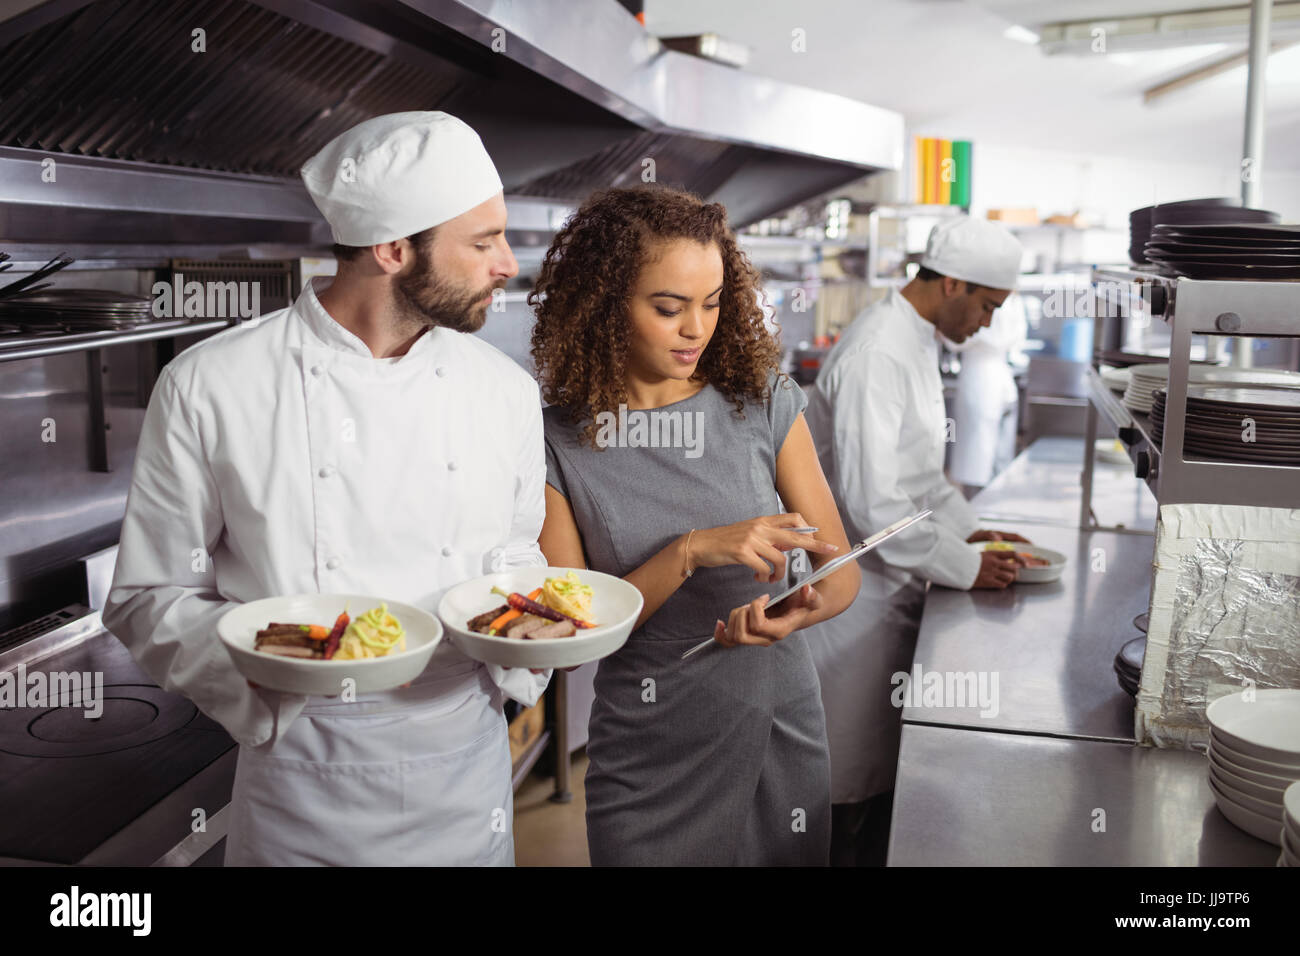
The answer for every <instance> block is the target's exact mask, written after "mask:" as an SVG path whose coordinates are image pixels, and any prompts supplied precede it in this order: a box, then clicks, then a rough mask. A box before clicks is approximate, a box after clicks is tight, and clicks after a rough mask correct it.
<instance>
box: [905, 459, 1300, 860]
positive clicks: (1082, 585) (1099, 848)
mask: <svg viewBox="0 0 1300 956" xmlns="http://www.w3.org/2000/svg"><path fill="white" fill-rule="evenodd" d="M1082 460H1083V446H1082V442H1081V441H1080V440H1079V439H1060V438H1049V439H1040V440H1039V441H1038V442H1035V443H1034V444H1033V445H1032V446H1031V447H1030V448H1029V449H1028V450H1027V451H1026V452H1024V453H1023V454H1022V455H1021V456H1020V457H1019V458H1017V459H1016V461H1015V462H1014V463H1013V464H1012V466H1011V467H1010V468H1009V469H1008V470H1007V471H1006V472H1004V473H1003V474H1002V475H1000V476H999V477H998V478H997V479H996V480H995V481H994V482H993V483H992V484H991V485H990V486H989V487H988V488H986V489H985V490H984V491H983V492H981V493H980V494H979V495H977V496H976V497H975V499H973V502H972V503H973V504H974V505H975V507H976V510H977V513H978V514H979V515H980V516H981V518H982V519H985V521H986V525H987V526H989V527H997V528H1005V529H1006V530H1013V531H1020V532H1021V533H1022V534H1024V535H1025V536H1026V537H1028V538H1030V539H1031V540H1033V541H1034V542H1035V543H1037V544H1041V545H1044V546H1045V547H1049V548H1052V549H1054V550H1057V551H1061V552H1063V553H1065V554H1067V555H1068V556H1069V558H1070V564H1069V566H1068V567H1067V568H1066V573H1065V574H1064V575H1063V576H1062V578H1061V580H1060V581H1059V582H1056V583H1053V584H1041V585H1029V584H1021V585H1013V586H1012V587H1011V588H1009V589H1007V590H1006V591H972V592H965V591H952V590H949V589H947V588H940V587H932V588H931V589H930V591H929V594H928V595H927V598H926V606H925V614H924V617H923V618H922V622H921V632H920V635H919V637H918V641H917V650H916V657H915V661H916V664H915V665H914V673H915V667H916V665H919V666H920V667H921V668H922V675H924V674H926V673H934V674H939V675H942V676H944V677H945V678H947V675H949V674H964V673H967V672H970V673H973V675H974V676H975V678H976V681H977V682H978V678H979V676H980V675H981V673H982V674H983V677H984V680H985V685H984V686H985V689H986V690H987V691H991V690H992V689H993V683H992V678H993V676H994V675H996V676H997V679H998V680H997V685H996V686H997V694H996V697H991V698H990V701H993V702H995V703H996V713H993V712H992V711H993V710H994V709H995V708H994V707H992V706H989V707H986V708H983V710H984V713H985V715H982V713H981V710H982V709H981V707H980V706H978V705H977V706H964V707H960V708H957V707H945V706H938V704H940V703H944V702H951V701H937V702H934V703H932V704H931V705H929V706H923V700H917V701H916V702H915V704H914V705H909V706H907V707H905V708H904V710H903V735H902V745H901V748H900V752H899V760H898V777H897V784H896V788H895V795H894V815H893V821H892V826H891V830H890V839H889V864H890V865H891V866H898V865H901V866H932V865H946V866H978V865H1030V866H1070V865H1108V866H1131V865H1146V866H1151V865H1156V866H1232V865H1237V866H1241V865H1248V866H1272V865H1273V864H1274V863H1275V862H1276V860H1277V856H1278V850H1277V848H1276V847H1274V846H1272V845H1270V844H1268V843H1265V842H1264V841H1262V840H1257V839H1256V838H1254V837H1252V836H1250V835H1249V834H1247V833H1245V832H1243V831H1241V830H1239V829H1237V828H1236V827H1235V826H1233V825H1232V824H1231V823H1229V822H1228V820H1227V818H1225V817H1224V816H1223V815H1222V814H1220V813H1219V811H1218V809H1217V808H1216V807H1215V805H1214V798H1213V795H1212V794H1211V792H1210V789H1209V785H1208V783H1207V782H1206V779H1207V772H1206V766H1205V763H1206V761H1205V757H1204V756H1202V755H1201V754H1199V753H1195V752H1190V751H1181V750H1157V749H1153V748H1145V747H1138V746H1136V745H1135V744H1134V743H1133V699H1132V698H1131V697H1129V696H1128V695H1127V694H1125V693H1124V692H1123V691H1122V690H1121V689H1120V688H1119V685H1118V684H1117V682H1116V678H1115V675H1114V672H1113V671H1112V669H1111V664H1112V661H1113V659H1114V656H1115V652H1116V651H1117V650H1119V648H1120V647H1121V646H1122V645H1123V644H1124V643H1125V642H1127V641H1128V640H1130V639H1132V638H1133V637H1136V636H1137V635H1138V633H1139V632H1138V631H1137V630H1136V629H1135V628H1134V626H1133V623H1132V621H1133V618H1134V616H1135V615H1137V614H1139V613H1141V612H1142V611H1144V610H1146V608H1147V604H1148V594H1149V592H1150V587H1151V561H1152V557H1153V550H1154V539H1153V538H1152V536H1151V535H1150V534H1148V533H1143V532H1142V531H1141V530H1137V529H1143V528H1152V527H1154V519H1155V501H1154V499H1153V498H1152V496H1151V493H1150V492H1149V491H1148V490H1147V488H1146V487H1145V486H1144V484H1143V483H1142V482H1140V481H1139V480H1138V479H1137V478H1136V477H1134V476H1133V474H1132V472H1131V470H1130V469H1128V468H1125V467H1120V466H1099V469H1098V473H1097V485H1096V489H1097V490H1096V492H1095V494H1096V497H1094V511H1095V512H1096V514H1097V517H1098V518H1099V519H1100V520H1101V521H1102V522H1103V523H1106V524H1124V525H1126V526H1127V527H1128V528H1129V529H1135V530H1137V533H1133V531H1132V530H1130V531H1129V532H1127V533H1115V532H1110V531H1081V530H1079V529H1078V527H1077V524H1078V513H1079V501H1080V494H1081V487H1080V480H1079V475H1080V467H1081V463H1082ZM923 679H924V676H923ZM953 686H955V683H954V685H953ZM966 686H970V685H969V684H967V685H966ZM976 686H978V683H976ZM913 694H915V690H914V691H913ZM1099 810H1100V811H1104V812H1105V816H1104V819H1105V829H1104V830H1100V829H1097V830H1095V829H1094V821H1095V820H1097V819H1099V817H1098V815H1097V811H1099Z"/></svg>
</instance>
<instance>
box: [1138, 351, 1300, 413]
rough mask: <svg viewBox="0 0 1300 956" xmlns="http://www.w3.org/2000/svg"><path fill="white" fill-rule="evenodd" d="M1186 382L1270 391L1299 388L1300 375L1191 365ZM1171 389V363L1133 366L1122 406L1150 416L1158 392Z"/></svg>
mask: <svg viewBox="0 0 1300 956" xmlns="http://www.w3.org/2000/svg"><path fill="white" fill-rule="evenodd" d="M1187 381H1188V384H1192V385H1243V386H1253V385H1264V386H1267V387H1269V388H1300V372H1288V371H1286V370H1284V369H1272V368H1225V367H1223V366H1220V365H1189V366H1188V367H1187ZM1168 386H1169V363H1168V362H1155V363H1152V364H1149V365H1134V366H1133V367H1132V368H1130V369H1129V379H1128V386H1127V387H1126V388H1125V389H1124V398H1123V399H1122V402H1123V405H1124V407H1125V408H1127V409H1128V410H1129V411H1131V412H1141V413H1142V414H1144V415H1146V414H1149V413H1150V412H1151V406H1152V403H1153V402H1154V400H1155V393H1156V390H1157V389H1161V388H1167V387H1168Z"/></svg>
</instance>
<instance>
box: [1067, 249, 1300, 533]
mask: <svg viewBox="0 0 1300 956" xmlns="http://www.w3.org/2000/svg"><path fill="white" fill-rule="evenodd" d="M1092 281H1093V284H1094V287H1096V286H1098V284H1102V286H1103V287H1104V288H1107V289H1111V290H1113V289H1116V288H1125V287H1126V288H1127V289H1128V290H1129V295H1130V297H1131V299H1132V300H1134V301H1140V302H1141V303H1143V304H1144V305H1145V308H1146V310H1147V312H1148V313H1149V314H1150V315H1151V317H1152V318H1153V319H1161V320H1163V321H1164V322H1166V323H1167V324H1168V325H1169V328H1170V349H1169V388H1168V391H1167V397H1166V400H1165V422H1164V436H1163V438H1164V441H1163V446H1162V445H1160V444H1157V443H1156V442H1155V441H1154V439H1153V436H1152V427H1151V422H1150V418H1149V416H1147V415H1143V414H1140V413H1137V412H1132V411H1130V410H1128V409H1127V408H1125V407H1124V406H1123V405H1122V404H1121V403H1120V401H1119V400H1118V398H1116V397H1115V395H1113V394H1112V393H1111V392H1110V390H1109V389H1108V388H1107V387H1106V385H1105V383H1103V382H1102V380H1101V377H1100V374H1099V373H1098V371H1097V367H1096V365H1097V360H1096V358H1095V357H1094V362H1093V367H1092V368H1090V369H1089V370H1088V393H1089V394H1088V410H1087V418H1086V439H1085V442H1084V465H1083V500H1082V503H1081V506H1080V513H1079V527H1081V528H1085V529H1089V528H1091V529H1096V528H1098V527H1099V526H1098V524H1097V521H1096V518H1095V516H1094V515H1093V514H1092V479H1093V465H1094V463H1095V455H1096V448H1095V442H1096V439H1097V429H1098V424H1099V422H1100V421H1101V419H1103V418H1104V419H1105V420H1106V421H1107V423H1109V425H1110V426H1111V427H1112V428H1114V429H1115V432H1116V434H1117V435H1118V437H1119V439H1120V441H1121V442H1123V443H1124V446H1125V448H1126V449H1127V450H1128V453H1129V457H1130V458H1131V459H1132V461H1133V465H1134V471H1135V474H1136V475H1137V477H1139V478H1141V479H1143V480H1145V481H1146V483H1147V487H1149V488H1150V489H1151V491H1152V493H1153V494H1154V495H1155V497H1156V501H1157V502H1159V503H1160V504H1162V505H1165V504H1231V505H1259V506H1263V507H1272V508H1296V507H1300V468H1296V467H1292V466H1287V465H1263V464H1246V463H1238V462H1226V461H1214V460H1211V459H1206V458H1197V457H1192V458H1188V457H1186V456H1185V455H1184V453H1183V432H1184V423H1185V419H1186V412H1187V378H1188V367H1189V365H1190V364H1191V347H1192V336H1194V335H1210V336H1247V337H1250V336H1264V337H1283V338H1300V282H1284V281H1272V282H1244V281H1243V282H1239V281H1226V280H1196V279H1186V278H1178V279H1174V278H1169V277H1166V276H1161V275H1159V274H1157V273H1154V272H1142V271H1138V270H1127V269H1094V270H1093V273H1092ZM1104 301H1107V302H1110V303H1112V304H1114V299H1113V298H1110V297H1106V298H1105V299H1104ZM1104 318H1105V315H1104V313H1103V311H1102V310H1101V309H1098V310H1097V314H1096V315H1095V322H1096V326H1097V328H1096V338H1095V339H1094V341H1097V342H1101V341H1103V338H1102V329H1101V324H1102V322H1103V321H1104Z"/></svg>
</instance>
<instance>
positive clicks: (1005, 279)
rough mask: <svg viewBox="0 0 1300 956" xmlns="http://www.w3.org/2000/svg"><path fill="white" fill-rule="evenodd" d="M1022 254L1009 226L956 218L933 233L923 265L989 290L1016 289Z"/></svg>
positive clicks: (927, 245)
mask: <svg viewBox="0 0 1300 956" xmlns="http://www.w3.org/2000/svg"><path fill="white" fill-rule="evenodd" d="M1023 253H1024V250H1023V249H1021V247H1020V243H1019V242H1018V241H1017V240H1016V237H1015V236H1013V235H1011V233H1010V231H1009V230H1008V229H1007V227H1006V226H1003V225H1001V224H1000V223H996V222H990V221H989V220H987V219H972V218H971V217H970V216H954V217H953V218H952V219H948V220H945V221H944V222H941V223H939V225H937V226H935V227H934V228H933V229H931V230H930V240H929V242H927V243H926V245H925V256H924V257H923V258H922V259H921V265H923V266H925V267H926V268H927V269H933V270H934V271H935V272H937V273H939V274H940V275H945V276H950V277H952V278H954V279H961V280H962V281H964V282H974V283H975V284H976V285H983V286H988V287H989V288H990V289H1014V288H1015V287H1016V278H1017V277H1018V276H1019V275H1020V259H1021V256H1022V255H1023Z"/></svg>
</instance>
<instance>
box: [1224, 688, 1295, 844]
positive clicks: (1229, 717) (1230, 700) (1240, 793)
mask: <svg viewBox="0 0 1300 956" xmlns="http://www.w3.org/2000/svg"><path fill="white" fill-rule="evenodd" d="M1205 716H1206V718H1207V719H1208V720H1209V723H1210V750H1209V757H1210V789H1211V790H1212V791H1213V792H1214V802H1215V803H1216V804H1218V807H1219V810H1220V812H1222V813H1223V815H1224V816H1225V817H1227V818H1228V819H1229V820H1231V821H1232V822H1233V823H1234V824H1236V825H1237V826H1238V827H1240V828H1241V829H1243V830H1245V831H1246V832H1247V833H1249V834H1251V835H1252V836H1256V837H1259V838H1260V839H1261V840H1267V841H1268V842H1269V843H1272V844H1273V845H1274V846H1282V845H1283V844H1282V834H1283V825H1284V821H1286V822H1287V825H1288V826H1289V829H1290V831H1291V832H1290V833H1289V837H1290V843H1291V844H1292V845H1291V846H1290V847H1289V849H1290V850H1291V852H1292V853H1295V851H1296V850H1297V849H1300V847H1297V846H1296V839H1295V838H1296V837H1297V836H1300V828H1297V826H1296V823H1297V820H1296V814H1297V812H1300V806H1297V803H1300V792H1296V787H1295V786H1293V785H1294V784H1295V782H1296V781H1297V780H1300V690H1291V689H1280V690H1256V691H1251V692H1249V693H1247V692H1241V693H1232V694H1229V695H1228V696H1227V697H1220V698H1219V699H1218V700H1216V701H1214V702H1213V703H1211V704H1210V706H1209V707H1207V708H1206V709H1205ZM1288 788H1290V790H1291V791H1292V795H1291V796H1290V798H1289V800H1288V798H1287V797H1286V793H1287V790H1288ZM1288 814H1289V817H1288ZM1289 862H1291V861H1289V860H1288V863H1289Z"/></svg>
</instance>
